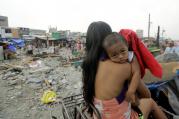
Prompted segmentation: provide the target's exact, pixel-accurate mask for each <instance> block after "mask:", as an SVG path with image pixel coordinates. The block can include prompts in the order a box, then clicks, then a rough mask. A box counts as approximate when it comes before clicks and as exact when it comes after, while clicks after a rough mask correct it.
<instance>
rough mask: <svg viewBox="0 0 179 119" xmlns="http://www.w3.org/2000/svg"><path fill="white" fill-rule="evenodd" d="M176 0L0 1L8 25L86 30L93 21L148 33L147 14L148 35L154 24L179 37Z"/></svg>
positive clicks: (178, 2)
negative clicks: (148, 29) (148, 30)
mask: <svg viewBox="0 0 179 119" xmlns="http://www.w3.org/2000/svg"><path fill="white" fill-rule="evenodd" d="M178 5H179V0H0V15H4V16H8V18H9V26H12V27H20V26H21V27H29V28H36V29H45V30H47V29H48V27H49V26H52V27H56V26H57V28H58V30H71V31H80V32H86V30H87V28H88V26H89V24H90V23H91V22H93V21H99V20H101V21H105V22H107V23H108V24H109V25H110V26H111V27H112V29H113V31H119V30H120V29H122V28H130V29H133V30H136V29H143V30H144V35H145V36H147V27H148V14H149V13H150V14H151V22H152V24H151V35H153V36H154V35H155V34H156V32H157V26H158V25H160V26H161V30H162V29H165V31H166V32H165V33H164V36H165V37H171V38H172V39H179V7H178Z"/></svg>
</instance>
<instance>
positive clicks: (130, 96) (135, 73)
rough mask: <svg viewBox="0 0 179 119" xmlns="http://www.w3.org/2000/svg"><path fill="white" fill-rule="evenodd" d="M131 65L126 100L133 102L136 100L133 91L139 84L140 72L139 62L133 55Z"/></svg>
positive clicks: (134, 91)
mask: <svg viewBox="0 0 179 119" xmlns="http://www.w3.org/2000/svg"><path fill="white" fill-rule="evenodd" d="M131 65H132V78H131V80H130V84H129V88H128V91H127V93H126V100H127V101H129V102H132V103H135V102H136V99H135V93H136V90H137V88H138V86H139V82H140V79H141V73H140V67H139V63H138V61H137V59H136V58H135V57H134V58H133V61H132V62H131Z"/></svg>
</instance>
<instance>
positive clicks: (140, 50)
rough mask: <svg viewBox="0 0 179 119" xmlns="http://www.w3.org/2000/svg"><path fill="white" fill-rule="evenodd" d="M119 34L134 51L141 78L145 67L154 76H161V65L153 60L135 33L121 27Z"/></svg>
mask: <svg viewBox="0 0 179 119" xmlns="http://www.w3.org/2000/svg"><path fill="white" fill-rule="evenodd" d="M119 34H121V35H122V36H123V37H124V39H125V40H126V41H127V42H128V45H129V49H130V48H131V49H130V50H132V51H134V53H135V56H136V57H137V60H138V62H139V65H140V70H141V78H143V77H144V75H145V69H146V68H147V69H149V70H150V72H151V73H152V74H153V75H154V76H156V77H158V78H162V67H161V65H160V64H159V63H158V62H157V61H156V60H155V58H154V56H153V55H152V54H151V53H150V51H149V50H148V49H147V48H146V47H145V45H144V44H143V43H142V41H141V40H140V39H139V38H138V37H137V34H136V33H135V32H134V31H132V30H129V29H122V30H120V31H119Z"/></svg>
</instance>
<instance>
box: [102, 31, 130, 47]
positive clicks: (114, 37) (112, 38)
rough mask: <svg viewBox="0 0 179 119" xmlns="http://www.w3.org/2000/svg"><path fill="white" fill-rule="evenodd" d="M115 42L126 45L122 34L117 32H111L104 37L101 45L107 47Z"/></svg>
mask: <svg viewBox="0 0 179 119" xmlns="http://www.w3.org/2000/svg"><path fill="white" fill-rule="evenodd" d="M117 42H122V43H124V44H126V45H127V46H128V44H127V41H126V40H125V39H124V37H123V36H122V35H120V34H118V33H117V32H113V33H111V34H109V35H108V36H107V37H106V38H105V39H104V41H103V47H104V48H108V47H110V46H112V45H113V44H115V43H117Z"/></svg>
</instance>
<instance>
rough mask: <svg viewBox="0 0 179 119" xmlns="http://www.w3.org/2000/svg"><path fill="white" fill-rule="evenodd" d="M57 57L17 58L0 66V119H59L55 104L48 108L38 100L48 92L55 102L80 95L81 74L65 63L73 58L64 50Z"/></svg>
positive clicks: (58, 107)
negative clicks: (50, 92)
mask: <svg viewBox="0 0 179 119" xmlns="http://www.w3.org/2000/svg"><path fill="white" fill-rule="evenodd" d="M60 53H61V54H59V55H55V56H53V55H48V56H47V57H45V58H42V57H40V58H39V57H30V56H29V57H24V56H20V58H19V59H18V60H13V61H9V62H8V61H7V62H5V63H3V64H2V65H0V68H1V70H0V88H1V90H2V91H3V93H2V94H1V95H0V101H1V102H2V103H0V118H1V117H2V118H6V119H24V118H26V119H50V115H51V116H54V117H57V118H58V119H62V114H61V111H60V110H61V105H60V104H59V103H55V102H54V103H52V105H53V106H52V107H50V108H49V104H42V103H41V100H40V98H41V97H42V95H43V92H44V91H45V90H48V89H50V90H53V91H54V92H56V94H57V100H61V99H62V98H64V97H67V96H70V95H72V94H79V93H80V92H81V86H82V84H81V72H80V70H77V69H76V68H75V67H74V66H71V65H73V63H71V62H70V60H69V59H68V58H69V57H71V58H73V55H72V54H71V52H69V51H68V50H67V49H65V48H62V49H60ZM80 62H81V61H80ZM63 63H66V64H68V65H66V66H64V65H63ZM78 68H79V69H80V67H78Z"/></svg>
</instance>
